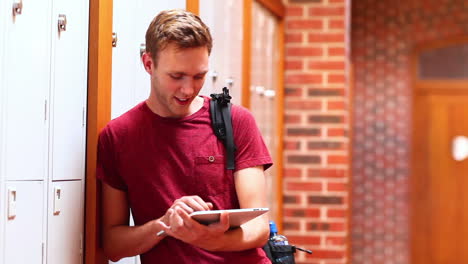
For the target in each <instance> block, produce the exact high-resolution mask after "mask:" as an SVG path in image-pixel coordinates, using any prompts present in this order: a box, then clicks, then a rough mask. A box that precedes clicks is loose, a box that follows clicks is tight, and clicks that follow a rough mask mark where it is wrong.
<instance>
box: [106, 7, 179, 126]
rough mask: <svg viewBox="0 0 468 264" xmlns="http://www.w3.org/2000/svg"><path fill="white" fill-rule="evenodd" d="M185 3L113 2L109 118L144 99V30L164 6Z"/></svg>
mask: <svg viewBox="0 0 468 264" xmlns="http://www.w3.org/2000/svg"><path fill="white" fill-rule="evenodd" d="M185 2H186V1H185V0H173V1H153V0H137V1H124V0H115V1H114V3H113V5H114V6H113V8H114V13H113V31H114V32H115V33H116V34H117V45H116V47H114V48H113V50H112V111H111V113H112V114H111V115H112V118H115V117H118V116H120V115H121V114H123V113H125V112H126V111H127V110H129V109H130V108H132V107H133V106H135V105H136V104H137V103H139V102H141V101H143V100H146V99H147V98H148V96H149V93H150V78H149V75H148V73H147V72H146V71H145V69H144V68H143V64H142V63H141V59H140V49H141V47H142V44H143V45H144V44H145V34H146V29H147V28H148V26H149V24H150V23H151V21H152V20H153V18H154V17H155V16H156V15H157V14H158V13H159V12H161V11H162V10H166V9H175V8H180V9H185V6H186V4H185Z"/></svg>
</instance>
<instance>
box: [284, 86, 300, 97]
mask: <svg viewBox="0 0 468 264" xmlns="http://www.w3.org/2000/svg"><path fill="white" fill-rule="evenodd" d="M284 95H285V96H287V97H292V96H295V97H301V96H302V89H301V88H286V89H284Z"/></svg>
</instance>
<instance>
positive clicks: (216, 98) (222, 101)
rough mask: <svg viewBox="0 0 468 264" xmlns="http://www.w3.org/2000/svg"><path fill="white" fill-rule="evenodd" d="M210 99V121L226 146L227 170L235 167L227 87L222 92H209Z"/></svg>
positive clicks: (234, 149) (229, 99)
mask: <svg viewBox="0 0 468 264" xmlns="http://www.w3.org/2000/svg"><path fill="white" fill-rule="evenodd" d="M210 96H211V98H212V100H211V101H210V113H211V120H212V121H211V123H212V126H213V130H214V132H215V134H216V136H217V137H218V138H219V139H220V140H222V141H223V143H224V145H225V147H226V167H227V169H228V170H234V169H235V157H234V152H235V151H236V146H235V145H234V133H233V130H232V121H231V103H230V102H231V96H230V95H229V89H228V88H226V87H224V88H223V93H221V94H211V95H210Z"/></svg>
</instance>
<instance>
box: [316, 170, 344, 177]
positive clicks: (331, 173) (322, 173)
mask: <svg viewBox="0 0 468 264" xmlns="http://www.w3.org/2000/svg"><path fill="white" fill-rule="evenodd" d="M346 176H347V173H346V170H344V169H309V170H307V177H310V178H322V177H324V178H344V177H346Z"/></svg>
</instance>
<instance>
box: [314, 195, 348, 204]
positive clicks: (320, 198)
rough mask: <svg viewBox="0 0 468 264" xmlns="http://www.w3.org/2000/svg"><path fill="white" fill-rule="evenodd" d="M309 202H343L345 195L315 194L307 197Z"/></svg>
mask: <svg viewBox="0 0 468 264" xmlns="http://www.w3.org/2000/svg"><path fill="white" fill-rule="evenodd" d="M307 202H308V203H309V204H310V205H318V204H322V205H323V204H343V197H340V196H318V195H313V196H309V197H308V198H307Z"/></svg>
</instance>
